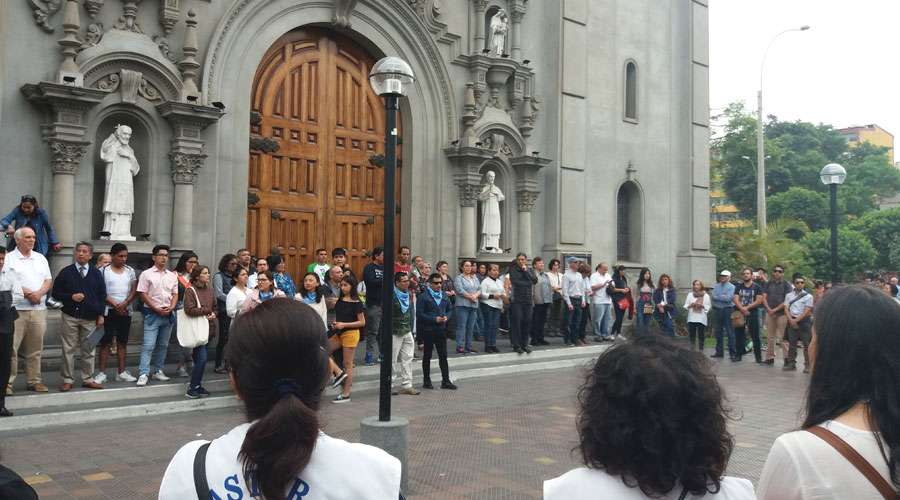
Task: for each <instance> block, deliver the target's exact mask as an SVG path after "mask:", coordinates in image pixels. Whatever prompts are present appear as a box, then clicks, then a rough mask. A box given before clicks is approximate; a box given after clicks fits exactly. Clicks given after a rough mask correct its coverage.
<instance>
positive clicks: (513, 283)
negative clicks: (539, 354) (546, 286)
mask: <svg viewBox="0 0 900 500" xmlns="http://www.w3.org/2000/svg"><path fill="white" fill-rule="evenodd" d="M537 282H538V279H537V276H535V274H534V273H533V272H531V271H530V270H529V269H528V256H526V255H525V254H524V253H519V254H518V255H516V260H515V261H513V262H512V264H510V266H509V284H510V287H511V288H512V297H511V298H510V305H509V338H510V342H512V346H513V350H514V351H516V352H517V353H519V354H522V353H523V352H527V353H528V354H531V349H530V348H529V347H528V333H529V332H530V331H531V308H532V305H533V304H534V298H533V293H534V285H535V284H537Z"/></svg>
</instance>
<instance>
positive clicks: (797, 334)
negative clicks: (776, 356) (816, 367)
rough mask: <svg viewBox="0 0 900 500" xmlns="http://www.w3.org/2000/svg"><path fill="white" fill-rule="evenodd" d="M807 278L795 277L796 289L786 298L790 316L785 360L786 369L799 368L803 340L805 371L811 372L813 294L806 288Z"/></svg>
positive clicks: (785, 303) (785, 301)
mask: <svg viewBox="0 0 900 500" xmlns="http://www.w3.org/2000/svg"><path fill="white" fill-rule="evenodd" d="M804 285H806V280H805V279H803V277H802V276H797V277H795V278H794V291H792V292H790V293H788V294H787V296H786V297H785V298H784V305H785V309H787V316H788V326H787V334H788V354H787V358H786V359H785V360H784V368H782V370H784V371H793V370H796V369H797V341H798V340H800V341H801V342H803V373H809V364H810V363H809V343H810V342H811V341H812V310H813V296H812V294H811V293H808V292H807V291H806V290H804Z"/></svg>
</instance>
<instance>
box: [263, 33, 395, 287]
mask: <svg viewBox="0 0 900 500" xmlns="http://www.w3.org/2000/svg"><path fill="white" fill-rule="evenodd" d="M374 62H375V59H374V58H373V57H372V56H371V55H370V54H369V53H367V52H366V51H365V50H364V49H363V48H361V47H360V46H359V45H358V44H357V43H356V42H354V41H353V40H350V39H349V38H346V37H344V36H341V35H338V34H335V33H333V32H330V31H327V30H324V29H312V28H310V29H307V28H304V29H298V30H295V31H291V32H290V33H288V34H286V35H284V36H283V37H281V38H280V39H279V40H278V41H276V42H275V43H274V44H273V45H272V47H271V48H270V49H269V50H268V52H267V53H266V55H265V57H264V58H263V59H262V62H261V63H260V65H259V68H258V69H257V71H256V76H255V78H254V82H253V90H252V95H251V109H252V111H253V113H254V115H253V116H254V118H253V119H252V120H251V125H250V134H251V142H252V141H254V140H257V141H258V140H260V139H271V141H266V142H268V143H269V144H270V145H271V144H277V145H278V148H277V150H276V151H272V149H273V148H271V147H269V145H266V144H263V145H262V146H261V147H260V146H257V147H254V148H251V151H250V165H249V182H248V184H249V191H250V208H249V209H248V212H247V247H248V248H249V249H250V251H251V252H253V253H254V254H255V255H260V256H261V255H268V254H269V252H270V249H271V248H273V247H278V248H279V249H280V250H281V253H282V255H283V256H285V257H286V261H287V266H288V270H289V271H290V272H291V274H292V275H293V276H294V278H295V279H297V278H299V277H301V276H302V275H303V270H305V268H306V265H307V264H308V263H310V262H312V260H313V258H314V252H315V250H316V249H317V248H326V249H328V250H331V249H333V248H335V247H343V248H346V249H347V253H348V256H349V260H350V265H351V266H352V267H353V269H354V271H355V272H356V273H357V276H362V268H363V266H364V265H365V264H366V261H367V257H366V254H367V252H369V251H371V249H372V248H374V246H375V245H378V244H381V239H382V238H381V234H382V232H383V225H382V224H383V216H384V173H383V170H382V168H381V167H380V166H378V165H377V163H378V161H377V158H379V157H380V155H383V154H384V105H383V103H382V100H381V98H379V97H378V96H377V95H375V93H374V92H373V91H372V89H371V87H370V86H369V83H368V74H369V69H370V68H371V67H372V65H373V64H374ZM272 141H274V142H272ZM373 158H375V159H376V161H375V162H373V161H370V160H372V159H373ZM400 178H401V176H400V175H398V176H397V179H398V184H399V179H400ZM397 192H398V193H399V192H400V190H399V186H398V189H397ZM398 205H399V200H398ZM398 226H399V222H398Z"/></svg>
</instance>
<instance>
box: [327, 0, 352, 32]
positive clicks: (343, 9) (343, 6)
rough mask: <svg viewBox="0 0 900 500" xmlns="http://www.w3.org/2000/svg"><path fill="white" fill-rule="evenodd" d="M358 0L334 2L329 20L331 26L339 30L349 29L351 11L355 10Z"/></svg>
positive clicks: (337, 0) (336, 0) (335, 0)
mask: <svg viewBox="0 0 900 500" xmlns="http://www.w3.org/2000/svg"><path fill="white" fill-rule="evenodd" d="M357 1H358V0H334V13H333V15H332V18H331V22H332V24H334V25H335V26H337V27H339V28H349V27H350V17H351V15H352V14H353V9H355V8H356V2H357Z"/></svg>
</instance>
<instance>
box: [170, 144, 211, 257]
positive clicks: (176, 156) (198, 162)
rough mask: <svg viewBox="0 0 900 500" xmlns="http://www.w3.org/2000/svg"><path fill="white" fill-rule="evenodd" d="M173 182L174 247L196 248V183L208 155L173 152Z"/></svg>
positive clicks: (171, 158)
mask: <svg viewBox="0 0 900 500" xmlns="http://www.w3.org/2000/svg"><path fill="white" fill-rule="evenodd" d="M169 160H171V162H172V182H173V183H174V184H175V198H174V202H173V203H174V205H173V208H174V209H173V210H172V247H173V248H178V249H183V250H189V249H193V247H194V237H193V234H194V181H196V179H197V171H198V170H200V168H201V167H202V166H203V162H204V160H206V155H204V154H190V153H180V152H175V151H173V152H171V153H169Z"/></svg>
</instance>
